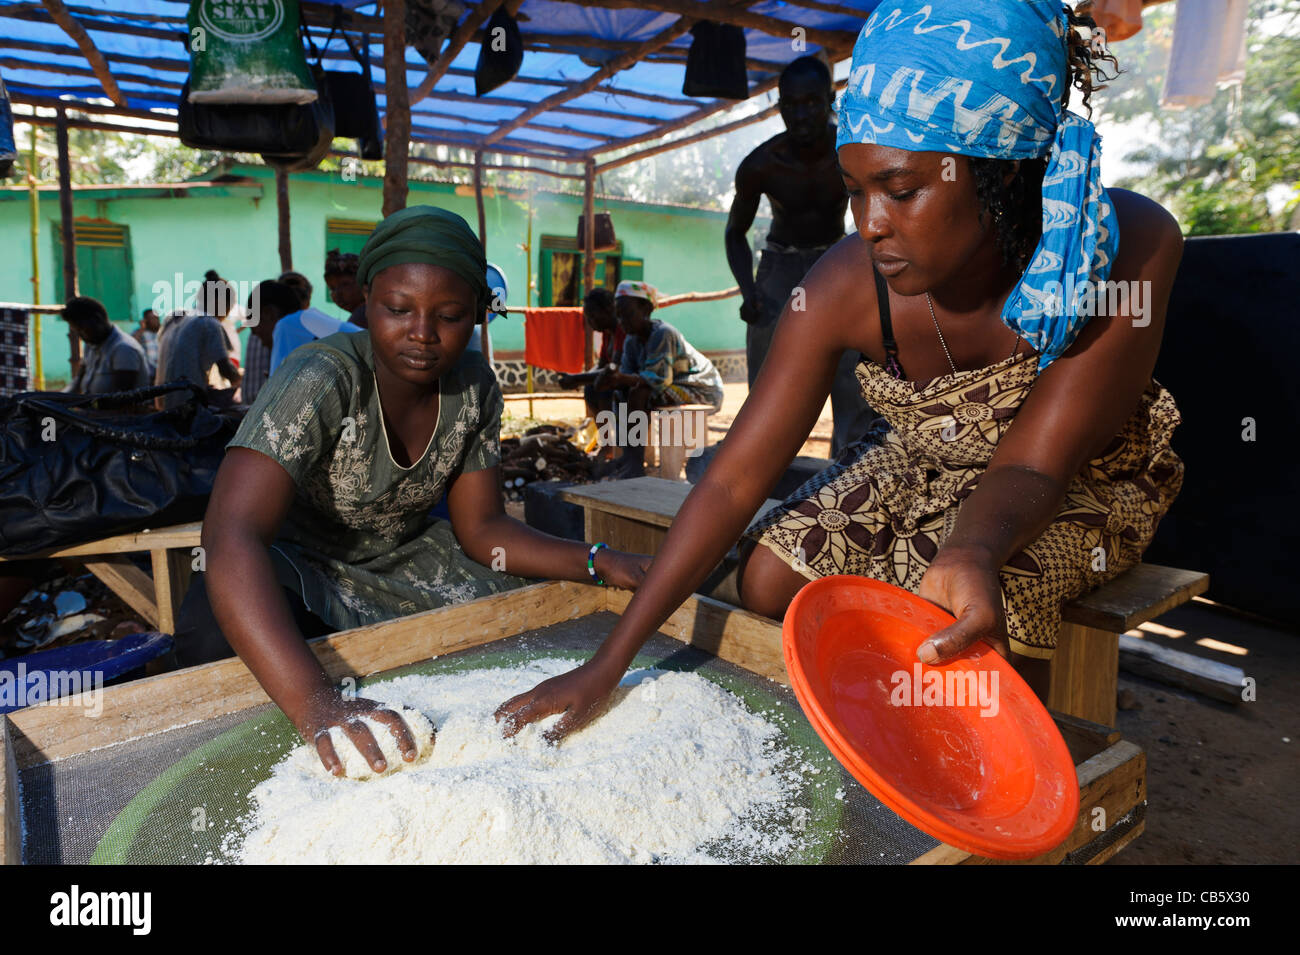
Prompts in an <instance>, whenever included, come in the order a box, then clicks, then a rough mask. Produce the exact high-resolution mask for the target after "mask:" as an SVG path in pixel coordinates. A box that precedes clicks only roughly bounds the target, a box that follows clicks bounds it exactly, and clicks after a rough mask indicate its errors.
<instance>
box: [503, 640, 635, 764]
mask: <svg viewBox="0 0 1300 955" xmlns="http://www.w3.org/2000/svg"><path fill="white" fill-rule="evenodd" d="M622 678H623V670H622V669H621V668H619V669H614V668H613V667H608V666H605V665H603V664H602V663H601V662H600V661H598V660H597V659H596V658H594V657H593V658H592V659H590V660H588V661H587V662H586V663H584V664H583V665H582V666H580V667H578V668H577V669H576V670H570V671H569V672H568V673H561V674H560V675H559V676H556V677H551V679H549V680H545V681H543V682H541V683H539V684H537V686H535V687H533V688H532V689H531V690H529V691H528V692H527V693H520V694H519V695H518V696H514V697H511V698H510V699H508V700H506V701H505V702H504V703H502V704H501V705H500V706H499V707H498V708H497V711H496V714H495V716H496V720H497V722H498V723H501V724H502V735H503V736H505V737H506V738H507V739H509V738H510V737H512V736H514V735H515V734H516V733H518V732H519V731H520V730H522V729H523V728H524V727H525V726H527V725H528V724H529V723H536V722H537V721H538V720H542V719H545V718H546V717H548V716H554V715H555V714H556V713H563V714H564V715H563V716H562V717H561V718H560V720H559V722H557V723H556V724H555V725H554V726H552V727H551V728H550V729H549V730H547V731H546V732H545V733H544V734H543V738H544V739H545V740H546V741H547V742H548V743H558V742H559V741H560V740H561V739H563V738H564V737H565V736H567V735H569V734H570V733H572V732H573V731H574V730H576V729H579V728H581V727H583V726H586V725H587V724H588V723H590V722H591V720H592V719H593V718H594V717H595V716H596V715H597V714H598V713H599V712H600V709H601V706H602V705H603V704H604V702H605V700H606V699H607V698H608V696H609V694H610V693H611V692H612V691H613V689H614V687H616V686H618V681H619V680H621V679H622Z"/></svg>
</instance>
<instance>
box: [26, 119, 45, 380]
mask: <svg viewBox="0 0 1300 955" xmlns="http://www.w3.org/2000/svg"><path fill="white" fill-rule="evenodd" d="M28 129H30V130H31V137H32V149H31V153H30V154H29V156H28V160H27V162H28V167H27V184H28V186H29V187H30V189H31V193H30V194H31V213H32V214H31V220H32V304H33V305H40V304H41V252H40V248H41V190H40V188H39V187H38V186H37V182H38V181H39V175H40V164H39V162H38V161H37V158H36V126H35V124H33V125H31V126H29V127H28ZM32 385H33V386H34V387H35V389H36V390H37V391H44V390H45V363H44V361H43V359H42V358H41V315H40V313H39V312H35V313H33V315H32Z"/></svg>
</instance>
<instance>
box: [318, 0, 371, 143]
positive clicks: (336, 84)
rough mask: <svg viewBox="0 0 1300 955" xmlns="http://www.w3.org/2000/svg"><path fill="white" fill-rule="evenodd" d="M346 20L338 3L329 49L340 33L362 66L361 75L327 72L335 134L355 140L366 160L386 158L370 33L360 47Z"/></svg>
mask: <svg viewBox="0 0 1300 955" xmlns="http://www.w3.org/2000/svg"><path fill="white" fill-rule="evenodd" d="M343 21H344V15H343V8H342V7H340V6H339V5H338V4H335V5H334V24H333V26H331V27H330V33H329V36H328V37H327V38H326V39H325V47H326V48H328V47H329V45H330V41H331V40H333V39H334V33H335V32H336V31H337V32H338V33H339V34H340V35H341V36H342V37H343V42H344V43H346V44H347V46H348V51H349V52H350V53H351V54H352V58H353V59H355V60H356V61H357V63H358V64H359V65H360V66H361V72H360V73H344V72H342V71H341V70H327V71H326V73H325V82H326V84H327V85H328V86H329V95H330V100H331V101H333V104H334V135H335V136H339V137H341V138H343V139H355V140H356V141H357V151H358V152H359V153H360V154H361V158H362V159H383V158H384V128H383V126H382V125H381V124H380V122H379V104H378V103H377V102H376V101H375V87H374V80H373V78H372V76H371V72H370V34H369V33H364V34H362V37H361V45H360V48H358V47H357V46H354V45H353V41H352V38H351V37H350V36H348V34H347V31H346V30H344V28H343Z"/></svg>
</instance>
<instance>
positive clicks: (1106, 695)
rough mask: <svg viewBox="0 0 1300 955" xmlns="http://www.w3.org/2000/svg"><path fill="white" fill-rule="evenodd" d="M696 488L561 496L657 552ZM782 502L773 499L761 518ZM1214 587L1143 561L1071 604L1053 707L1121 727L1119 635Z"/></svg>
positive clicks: (651, 486)
mask: <svg viewBox="0 0 1300 955" xmlns="http://www.w3.org/2000/svg"><path fill="white" fill-rule="evenodd" d="M691 487H692V485H690V484H687V483H686V482H685V481H665V480H662V479H660V478H652V477H643V478H632V479H631V480H627V481H607V482H604V483H601V484H588V485H578V486H576V487H571V488H567V489H565V490H564V491H562V492H561V493H560V496H561V497H562V498H563V499H564V500H566V501H570V502H572V503H574V504H578V505H581V507H582V508H583V511H584V513H585V515H586V531H587V540H590V541H597V540H599V541H604V542H605V543H607V544H609V546H610V547H614V548H617V549H619V550H629V551H634V552H636V553H641V554H655V553H658V551H659V548H660V546H662V544H663V541H664V538H665V537H666V536H667V535H668V526H669V525H670V524H671V523H672V522H673V518H674V517H676V515H677V511H678V510H679V509H680V508H681V506H682V502H684V501H685V500H686V495H687V494H689V493H690V491H691ZM777 503H778V502H777V501H773V500H770V499H769V500H768V501H766V502H764V504H763V507H762V508H760V513H763V512H766V511H767V509H768V508H770V507H772V506H774V505H776V504H777ZM1209 583H1210V578H1209V577H1208V575H1206V574H1202V573H1199V572H1197V571H1190V570H1179V569H1177V568H1173V567H1158V566H1155V565H1152V564H1139V565H1138V566H1137V567H1134V568H1132V569H1131V570H1128V571H1126V572H1125V573H1123V574H1121V575H1120V576H1118V577H1116V578H1115V579H1114V580H1112V581H1111V582H1110V583H1108V584H1104V585H1103V586H1101V587H1099V588H1097V589H1096V590H1094V591H1092V592H1091V593H1088V594H1085V595H1084V596H1082V597H1080V598H1078V599H1077V600H1075V601H1073V602H1071V603H1069V604H1067V605H1066V606H1065V609H1064V613H1063V615H1062V623H1061V631H1060V634H1059V635H1058V637H1057V645H1056V653H1055V654H1054V656H1053V658H1052V664H1051V690H1050V692H1049V695H1048V699H1047V705H1048V706H1049V707H1050V708H1051V709H1053V710H1055V711H1057V712H1059V713H1064V714H1067V715H1070V716H1074V717H1078V718H1080V719H1084V720H1088V721H1090V722H1092V723H1095V724H1099V725H1102V726H1114V725H1115V698H1116V693H1117V691H1118V681H1119V635H1120V634H1121V633H1124V632H1125V631H1126V630H1131V629H1133V628H1134V627H1136V626H1138V625H1139V624H1142V623H1146V622H1147V621H1148V620H1152V619H1154V618H1156V617H1158V616H1160V615H1161V614H1162V613H1164V612H1165V611H1167V610H1171V609H1173V608H1174V607H1177V606H1178V605H1180V604H1183V603H1186V602H1187V601H1189V600H1191V599H1192V598H1193V597H1194V596H1196V595H1197V594H1201V593H1204V592H1205V590H1206V588H1207V587H1208V586H1209Z"/></svg>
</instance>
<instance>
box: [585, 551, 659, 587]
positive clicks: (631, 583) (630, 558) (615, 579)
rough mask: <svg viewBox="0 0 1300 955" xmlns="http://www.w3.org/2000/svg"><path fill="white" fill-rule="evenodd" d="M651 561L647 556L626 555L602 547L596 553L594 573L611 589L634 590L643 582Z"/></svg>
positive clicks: (651, 558)
mask: <svg viewBox="0 0 1300 955" xmlns="http://www.w3.org/2000/svg"><path fill="white" fill-rule="evenodd" d="M653 559H654V558H653V557H650V556H649V555H647V554H628V553H625V552H623V551H621V550H611V549H610V548H608V547H602V548H601V549H600V550H598V551H597V552H596V573H598V574H600V579H601V580H603V581H605V583H607V584H608V585H609V586H611V587H622V588H623V589H624V590H636V589H637V588H638V587H640V586H641V581H643V580H645V575H646V571H648V570H649V569H650V562H651V561H652V560H653Z"/></svg>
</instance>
